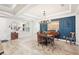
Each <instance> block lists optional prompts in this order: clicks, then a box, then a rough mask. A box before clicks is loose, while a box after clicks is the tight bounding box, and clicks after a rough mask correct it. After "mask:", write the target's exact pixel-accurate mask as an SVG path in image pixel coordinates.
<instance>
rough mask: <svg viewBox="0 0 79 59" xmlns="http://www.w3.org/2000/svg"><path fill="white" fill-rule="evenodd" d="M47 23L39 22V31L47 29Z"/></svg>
mask: <svg viewBox="0 0 79 59" xmlns="http://www.w3.org/2000/svg"><path fill="white" fill-rule="evenodd" d="M47 29H48V26H47V23H40V32H43V31H47Z"/></svg>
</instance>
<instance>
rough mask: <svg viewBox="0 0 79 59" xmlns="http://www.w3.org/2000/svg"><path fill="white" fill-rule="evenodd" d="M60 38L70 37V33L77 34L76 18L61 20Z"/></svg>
mask: <svg viewBox="0 0 79 59" xmlns="http://www.w3.org/2000/svg"><path fill="white" fill-rule="evenodd" d="M59 32H60V38H63V36H66V37H67V36H68V34H69V33H70V32H75V16H70V17H64V18H61V19H60V20H59Z"/></svg>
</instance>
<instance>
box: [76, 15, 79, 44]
mask: <svg viewBox="0 0 79 59" xmlns="http://www.w3.org/2000/svg"><path fill="white" fill-rule="evenodd" d="M76 42H77V44H79V14H77V15H76Z"/></svg>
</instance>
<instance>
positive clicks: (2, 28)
mask: <svg viewBox="0 0 79 59" xmlns="http://www.w3.org/2000/svg"><path fill="white" fill-rule="evenodd" d="M7 21H8V19H6V18H0V40H9V31H8V24H7Z"/></svg>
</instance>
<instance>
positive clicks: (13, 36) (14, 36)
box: [11, 32, 18, 40]
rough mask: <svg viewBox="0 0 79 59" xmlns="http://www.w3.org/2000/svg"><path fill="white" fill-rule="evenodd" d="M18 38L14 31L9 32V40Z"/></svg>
mask: <svg viewBox="0 0 79 59" xmlns="http://www.w3.org/2000/svg"><path fill="white" fill-rule="evenodd" d="M15 39H18V33H16V32H11V40H15Z"/></svg>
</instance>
